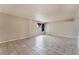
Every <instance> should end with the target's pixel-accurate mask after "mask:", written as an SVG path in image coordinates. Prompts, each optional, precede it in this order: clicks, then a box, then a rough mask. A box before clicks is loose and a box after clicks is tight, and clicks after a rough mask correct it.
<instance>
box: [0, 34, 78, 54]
mask: <svg viewBox="0 0 79 59" xmlns="http://www.w3.org/2000/svg"><path fill="white" fill-rule="evenodd" d="M76 42H77V41H76V39H70V38H64V37H57V36H49V35H39V36H36V37H31V38H26V39H21V40H16V41H11V42H7V43H2V44H0V55H73V54H76V51H77V44H76Z"/></svg>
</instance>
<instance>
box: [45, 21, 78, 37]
mask: <svg viewBox="0 0 79 59" xmlns="http://www.w3.org/2000/svg"><path fill="white" fill-rule="evenodd" d="M46 33H47V34H52V35H57V36H63V37H69V38H75V37H76V33H75V30H74V22H55V23H48V24H47V25H46Z"/></svg>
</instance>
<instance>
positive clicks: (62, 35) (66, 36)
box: [46, 33, 76, 39]
mask: <svg viewBox="0 0 79 59" xmlns="http://www.w3.org/2000/svg"><path fill="white" fill-rule="evenodd" d="M46 34H47V35H52V36H58V37H65V38H73V39H76V37H75V36H68V35H64V34H61V35H58V34H49V33H46Z"/></svg>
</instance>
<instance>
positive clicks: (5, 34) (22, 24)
mask: <svg viewBox="0 0 79 59" xmlns="http://www.w3.org/2000/svg"><path fill="white" fill-rule="evenodd" d="M28 34H29V20H25V19H22V18H18V17H13V16H10V15H6V14H2V13H0V42H6V41H11V40H16V39H23V38H26V37H27V36H28Z"/></svg>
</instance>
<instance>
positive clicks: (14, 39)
mask: <svg viewBox="0 0 79 59" xmlns="http://www.w3.org/2000/svg"><path fill="white" fill-rule="evenodd" d="M41 34H43V33H36V34H34V33H32V35H26V34H24V35H23V36H21V37H19V38H13V39H11V40H7V41H2V42H0V43H7V42H11V41H16V40H22V39H28V38H32V37H35V36H37V35H41Z"/></svg>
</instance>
